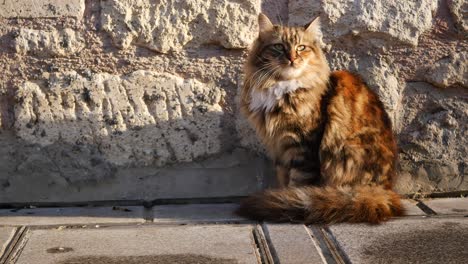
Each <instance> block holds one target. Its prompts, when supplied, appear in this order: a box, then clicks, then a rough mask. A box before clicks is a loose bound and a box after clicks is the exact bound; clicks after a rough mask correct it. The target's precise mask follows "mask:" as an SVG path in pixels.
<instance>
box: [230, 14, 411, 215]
mask: <svg viewBox="0 0 468 264" xmlns="http://www.w3.org/2000/svg"><path fill="white" fill-rule="evenodd" d="M320 37H321V32H320V22H319V20H318V18H317V19H315V20H314V21H312V22H311V23H309V24H308V25H307V26H305V27H285V26H281V25H273V24H272V23H271V22H270V20H269V19H268V18H267V17H266V16H265V15H263V14H260V15H259V37H258V39H257V40H256V41H255V43H254V45H253V48H252V49H251V51H250V55H249V58H248V61H247V63H246V66H245V73H246V77H245V82H244V86H243V89H242V94H241V109H242V112H243V114H244V115H245V116H246V117H247V119H248V120H249V121H250V123H251V124H252V125H253V126H254V128H255V130H256V132H257V134H258V136H259V137H260V139H261V140H262V142H263V144H264V145H265V146H266V148H267V150H268V152H269V155H270V156H271V157H272V159H273V160H274V161H275V164H276V169H277V178H278V182H279V185H280V186H281V187H283V188H281V189H276V190H267V191H264V192H261V193H258V194H256V195H253V196H251V197H249V198H247V199H246V200H244V201H243V202H242V203H241V206H240V208H239V209H238V213H239V214H240V215H242V216H246V217H249V218H252V219H255V220H269V221H304V222H305V223H337V222H370V223H379V222H381V221H383V220H387V219H388V218H390V217H392V216H398V215H402V214H403V208H402V206H401V204H400V198H399V195H397V194H396V193H395V192H393V191H392V190H391V188H392V180H393V178H394V177H395V164H396V159H397V148H396V143H395V138H394V136H393V133H392V128H391V123H390V119H389V117H388V115H387V113H386V112H385V110H384V108H383V106H382V103H381V101H380V100H379V98H378V97H377V95H376V94H375V93H374V92H372V91H371V90H370V89H369V88H368V87H367V86H366V84H365V83H364V82H363V81H362V80H361V78H360V77H359V76H356V75H354V74H352V73H350V72H347V71H336V72H330V69H329V67H328V64H327V61H326V59H325V56H324V55H323V53H322V51H321V49H320V44H319V43H320Z"/></svg>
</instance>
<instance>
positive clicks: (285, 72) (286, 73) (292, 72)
mask: <svg viewBox="0 0 468 264" xmlns="http://www.w3.org/2000/svg"><path fill="white" fill-rule="evenodd" d="M280 75H281V77H282V78H283V79H285V80H291V79H296V78H298V77H299V76H301V75H302V67H300V66H299V65H297V64H296V65H293V64H290V65H287V66H285V67H283V69H281V72H280Z"/></svg>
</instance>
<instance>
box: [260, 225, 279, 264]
mask: <svg viewBox="0 0 468 264" xmlns="http://www.w3.org/2000/svg"><path fill="white" fill-rule="evenodd" d="M260 227H261V229H262V232H263V236H264V237H265V241H266V245H267V246H268V249H269V250H270V255H271V259H272V262H273V263H280V260H279V257H278V253H277V252H276V248H275V246H274V244H273V242H272V241H271V237H270V231H269V230H268V228H267V226H266V223H264V222H262V223H261V225H260Z"/></svg>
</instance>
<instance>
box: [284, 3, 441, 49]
mask: <svg viewBox="0 0 468 264" xmlns="http://www.w3.org/2000/svg"><path fill="white" fill-rule="evenodd" d="M436 2H437V1H433V0H422V1H417V2H416V1H398V0H391V1H385V0H380V1H363V0H358V1H347V0H339V1H336V0H324V1H304V0H292V1H289V23H292V24H297V25H305V24H307V23H308V22H310V21H311V20H312V19H313V18H314V17H315V16H317V15H318V14H321V19H322V21H323V25H324V27H323V31H324V35H325V38H326V39H334V38H340V37H343V36H346V35H353V36H359V37H362V38H365V39H367V40H369V42H372V43H373V44H376V45H378V44H379V43H380V42H381V41H384V42H386V43H387V44H388V43H390V44H391V43H395V42H400V43H405V44H410V45H417V44H418V38H419V36H420V35H421V34H423V33H424V32H425V31H426V30H429V29H430V28H431V26H432V12H433V11H434V10H435V8H436Z"/></svg>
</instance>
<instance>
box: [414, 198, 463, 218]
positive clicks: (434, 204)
mask: <svg viewBox="0 0 468 264" xmlns="http://www.w3.org/2000/svg"><path fill="white" fill-rule="evenodd" d="M423 202H424V204H425V205H427V206H428V207H429V208H431V209H432V210H434V212H436V213H437V214H449V215H465V216H468V198H442V199H433V200H424V201H423Z"/></svg>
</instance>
